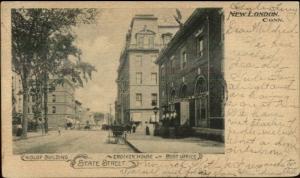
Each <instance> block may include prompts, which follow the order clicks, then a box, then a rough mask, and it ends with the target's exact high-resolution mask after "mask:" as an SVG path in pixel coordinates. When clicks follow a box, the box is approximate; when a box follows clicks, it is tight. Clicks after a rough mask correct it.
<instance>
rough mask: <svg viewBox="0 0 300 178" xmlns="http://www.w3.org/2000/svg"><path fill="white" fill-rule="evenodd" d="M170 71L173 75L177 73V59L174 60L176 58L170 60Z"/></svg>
mask: <svg viewBox="0 0 300 178" xmlns="http://www.w3.org/2000/svg"><path fill="white" fill-rule="evenodd" d="M170 71H171V74H174V73H175V59H174V56H172V57H171V60H170Z"/></svg>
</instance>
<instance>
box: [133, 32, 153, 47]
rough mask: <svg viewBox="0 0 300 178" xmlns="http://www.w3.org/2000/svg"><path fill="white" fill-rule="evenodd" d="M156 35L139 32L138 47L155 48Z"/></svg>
mask: <svg viewBox="0 0 300 178" xmlns="http://www.w3.org/2000/svg"><path fill="white" fill-rule="evenodd" d="M154 37H155V36H154V35H152V34H137V47H138V48H154Z"/></svg>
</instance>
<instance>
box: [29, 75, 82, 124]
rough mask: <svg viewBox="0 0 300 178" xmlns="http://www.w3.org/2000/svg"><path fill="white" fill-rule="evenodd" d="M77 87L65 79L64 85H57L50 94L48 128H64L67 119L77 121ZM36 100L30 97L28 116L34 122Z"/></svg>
mask: <svg viewBox="0 0 300 178" xmlns="http://www.w3.org/2000/svg"><path fill="white" fill-rule="evenodd" d="M74 94H75V87H74V84H73V83H72V82H71V81H70V80H68V79H65V82H64V84H63V85H57V86H56V87H55V89H54V91H51V92H49V93H48V106H47V107H48V127H49V129H51V128H54V129H56V128H57V127H64V125H65V123H66V119H67V118H68V119H75V116H76V113H75V98H74ZM34 102H35V98H34V97H33V96H30V97H29V104H28V116H29V119H30V120H33V117H34V114H33V107H34Z"/></svg>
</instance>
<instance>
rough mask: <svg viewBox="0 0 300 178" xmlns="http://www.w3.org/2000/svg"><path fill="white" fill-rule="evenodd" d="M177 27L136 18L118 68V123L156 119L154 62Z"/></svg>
mask: <svg viewBox="0 0 300 178" xmlns="http://www.w3.org/2000/svg"><path fill="white" fill-rule="evenodd" d="M177 30H178V26H175V25H160V24H158V18H157V17H155V16H154V15H135V16H134V17H133V19H132V21H131V24H130V29H129V31H128V33H127V35H126V41H125V48H124V50H123V51H122V52H121V56H120V64H119V68H118V78H117V80H116V82H117V85H118V94H117V100H116V102H115V104H116V106H115V109H116V114H115V116H116V121H117V122H118V123H128V122H129V121H135V122H141V123H143V122H146V121H150V119H152V121H153V120H154V119H155V116H154V112H153V108H154V107H155V106H158V66H157V65H156V64H155V60H156V58H157V55H158V53H159V51H160V49H161V48H163V47H164V46H165V45H166V44H167V43H168V41H169V40H170V39H171V37H172V35H173V34H175V32H176V31H177Z"/></svg>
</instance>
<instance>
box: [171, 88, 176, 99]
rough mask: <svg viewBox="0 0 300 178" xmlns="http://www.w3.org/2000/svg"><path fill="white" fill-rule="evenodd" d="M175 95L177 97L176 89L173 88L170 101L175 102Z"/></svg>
mask: <svg viewBox="0 0 300 178" xmlns="http://www.w3.org/2000/svg"><path fill="white" fill-rule="evenodd" d="M175 95H176V93H175V89H174V88H172V89H171V92H170V101H174V99H175Z"/></svg>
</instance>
